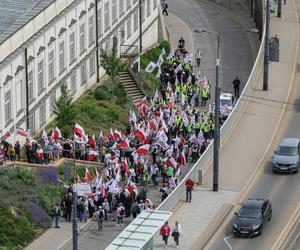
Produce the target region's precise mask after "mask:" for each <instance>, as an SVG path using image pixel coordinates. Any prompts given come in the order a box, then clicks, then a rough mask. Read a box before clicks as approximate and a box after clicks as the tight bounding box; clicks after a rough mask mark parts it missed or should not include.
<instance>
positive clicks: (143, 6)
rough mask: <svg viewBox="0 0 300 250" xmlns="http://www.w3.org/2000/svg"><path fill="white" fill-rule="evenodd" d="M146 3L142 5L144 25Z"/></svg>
mask: <svg viewBox="0 0 300 250" xmlns="http://www.w3.org/2000/svg"><path fill="white" fill-rule="evenodd" d="M145 11H146V10H145V2H143V3H142V23H143V22H144V21H145Z"/></svg>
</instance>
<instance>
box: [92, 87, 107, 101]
mask: <svg viewBox="0 0 300 250" xmlns="http://www.w3.org/2000/svg"><path fill="white" fill-rule="evenodd" d="M94 96H95V98H96V100H98V101H101V100H109V99H110V98H111V93H110V90H109V88H108V87H107V86H106V85H101V86H98V87H97V88H96V89H95V92H94Z"/></svg>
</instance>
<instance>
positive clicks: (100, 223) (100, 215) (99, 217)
mask: <svg viewBox="0 0 300 250" xmlns="http://www.w3.org/2000/svg"><path fill="white" fill-rule="evenodd" d="M96 219H97V224H98V231H100V230H102V228H103V219H104V209H103V208H102V207H101V206H100V207H99V208H98V210H97V212H96Z"/></svg>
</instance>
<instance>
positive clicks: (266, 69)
mask: <svg viewBox="0 0 300 250" xmlns="http://www.w3.org/2000/svg"><path fill="white" fill-rule="evenodd" d="M269 30H270V0H267V5H266V30H265V55H264V78H263V90H268V82H269V57H270V52H269V51H270V47H269Z"/></svg>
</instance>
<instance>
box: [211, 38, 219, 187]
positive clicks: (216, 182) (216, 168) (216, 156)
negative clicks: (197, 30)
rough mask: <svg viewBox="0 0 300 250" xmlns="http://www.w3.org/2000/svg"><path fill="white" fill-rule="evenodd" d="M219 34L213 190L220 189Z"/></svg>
mask: <svg viewBox="0 0 300 250" xmlns="http://www.w3.org/2000/svg"><path fill="white" fill-rule="evenodd" d="M217 36H218V46H217V58H216V84H215V130H214V160H213V191H215V192H216V191H218V190H219V149H220V120H219V116H220V88H219V65H220V55H219V54H220V34H219V33H217Z"/></svg>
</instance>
